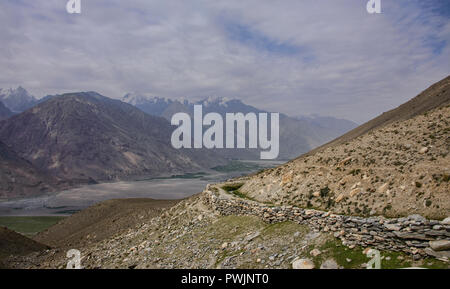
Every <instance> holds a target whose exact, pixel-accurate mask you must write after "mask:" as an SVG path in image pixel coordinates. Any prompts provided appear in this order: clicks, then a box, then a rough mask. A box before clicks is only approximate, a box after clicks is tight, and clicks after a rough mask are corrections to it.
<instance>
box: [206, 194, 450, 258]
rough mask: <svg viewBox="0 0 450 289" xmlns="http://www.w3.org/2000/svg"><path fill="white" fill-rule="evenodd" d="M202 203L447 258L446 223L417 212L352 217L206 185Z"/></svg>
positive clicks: (449, 225)
mask: <svg viewBox="0 0 450 289" xmlns="http://www.w3.org/2000/svg"><path fill="white" fill-rule="evenodd" d="M202 198H203V202H204V203H205V204H206V205H208V206H209V207H210V208H211V209H213V210H215V211H217V212H218V213H220V214H221V215H224V216H227V215H254V216H258V217H260V218H262V219H263V221H265V222H268V223H277V222H284V221H293V222H296V223H299V224H305V225H308V226H310V227H311V228H312V229H313V230H315V231H321V232H330V233H333V234H334V236H335V237H336V238H339V239H340V240H341V241H342V242H343V244H344V245H346V246H348V247H350V248H353V247H355V246H356V245H360V246H362V247H371V248H376V249H378V250H390V251H403V252H405V253H408V254H412V255H413V256H414V258H415V259H420V258H423V257H426V256H427V255H430V256H433V257H437V258H440V259H444V260H448V258H449V257H450V251H448V250H450V222H449V218H447V219H445V220H444V221H435V220H427V219H425V218H424V217H422V216H419V215H411V216H408V217H406V218H396V219H387V218H384V217H378V216H377V217H370V218H363V217H355V216H344V215H336V214H332V213H330V212H323V211H317V210H312V209H302V208H297V207H292V206H280V207H274V206H269V205H265V204H261V203H258V202H254V201H250V200H246V199H243V198H238V197H235V196H232V195H230V194H228V193H225V192H224V191H222V190H221V189H218V188H213V187H212V186H208V187H207V189H206V190H205V191H204V192H203V194H202Z"/></svg>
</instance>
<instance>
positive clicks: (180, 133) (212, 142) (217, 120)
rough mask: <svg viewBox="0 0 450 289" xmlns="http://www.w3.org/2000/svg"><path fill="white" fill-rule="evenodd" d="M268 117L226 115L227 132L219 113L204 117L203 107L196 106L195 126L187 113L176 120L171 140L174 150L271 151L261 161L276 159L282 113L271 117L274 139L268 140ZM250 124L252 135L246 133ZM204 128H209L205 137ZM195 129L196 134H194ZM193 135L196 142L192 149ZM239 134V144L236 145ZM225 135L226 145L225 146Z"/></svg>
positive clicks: (174, 119) (237, 114)
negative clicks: (249, 149) (238, 149)
mask: <svg viewBox="0 0 450 289" xmlns="http://www.w3.org/2000/svg"><path fill="white" fill-rule="evenodd" d="M268 115H269V114H268V113H259V114H258V116H257V115H256V113H253V112H250V113H247V114H245V115H244V114H243V113H240V112H239V113H226V114H225V130H224V120H223V117H222V115H220V114H219V113H215V112H211V113H208V114H206V115H205V116H204V117H203V107H202V105H194V122H193V123H192V121H191V117H190V115H189V114H187V113H184V112H179V113H176V114H174V115H173V116H172V120H171V123H172V125H177V126H178V128H176V129H175V130H174V131H173V133H172V137H171V142H172V146H173V147H174V148H176V149H180V148H203V147H204V148H207V149H212V148H227V149H232V148H247V146H246V139H247V136H248V148H251V149H256V148H258V144H259V148H260V149H263V150H267V151H262V152H261V153H260V158H261V159H266V160H269V159H276V158H277V157H278V153H279V151H280V148H279V147H280V145H279V133H280V127H279V119H280V116H279V114H278V113H270V138H269V137H268V130H269V128H268V123H267V122H268V120H267V118H268ZM247 124H248V128H249V129H248V132H247V130H246V127H247ZM203 126H209V127H208V129H207V130H206V131H205V132H204V133H203ZM192 128H193V130H192ZM192 131H193V132H194V138H193V142H194V144H193V145H192ZM235 132H236V140H237V141H236V143H235ZM224 135H225V143H224V139H223V138H224Z"/></svg>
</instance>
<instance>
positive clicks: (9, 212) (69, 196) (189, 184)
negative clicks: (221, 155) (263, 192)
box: [0, 161, 282, 216]
mask: <svg viewBox="0 0 450 289" xmlns="http://www.w3.org/2000/svg"><path fill="white" fill-rule="evenodd" d="M242 163H243V164H245V165H246V167H245V170H239V171H231V172H228V171H227V172H225V171H222V172H212V173H205V174H202V175H189V174H187V175H183V176H173V177H170V178H153V179H148V180H143V181H129V182H128V181H122V182H115V183H102V184H96V185H85V186H81V187H78V188H74V189H70V190H66V191H61V192H58V193H53V194H50V195H45V196H40V197H34V198H26V199H17V200H10V201H3V202H0V216H45V215H70V214H72V213H74V212H77V211H79V210H82V209H84V208H86V207H89V206H91V205H93V204H95V203H98V202H101V201H105V200H109V199H123V198H153V199H182V198H185V197H189V196H191V195H193V194H196V193H199V192H201V191H203V189H204V188H205V186H206V185H207V184H209V183H215V182H220V181H224V180H226V179H229V178H232V177H236V176H240V175H246V174H249V173H251V172H254V171H257V170H259V169H261V168H267V167H274V166H276V165H279V164H281V163H282V162H279V161H245V162H242Z"/></svg>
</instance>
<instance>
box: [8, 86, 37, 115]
mask: <svg viewBox="0 0 450 289" xmlns="http://www.w3.org/2000/svg"><path fill="white" fill-rule="evenodd" d="M0 102H2V103H3V104H4V105H5V106H6V107H8V108H9V109H10V110H11V111H13V112H15V113H19V112H22V111H25V110H27V109H29V108H30V107H33V106H34V105H36V103H37V102H38V100H37V99H36V98H35V97H34V96H32V95H31V94H29V93H28V91H27V90H26V89H24V88H23V87H21V86H19V87H17V88H15V89H14V88H9V89H1V88H0Z"/></svg>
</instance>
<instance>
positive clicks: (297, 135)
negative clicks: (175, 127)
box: [122, 93, 356, 159]
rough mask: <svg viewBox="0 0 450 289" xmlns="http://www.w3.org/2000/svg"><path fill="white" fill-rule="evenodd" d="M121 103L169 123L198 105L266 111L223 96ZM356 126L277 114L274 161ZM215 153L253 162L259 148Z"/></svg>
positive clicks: (134, 98)
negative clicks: (278, 116) (176, 115)
mask: <svg viewBox="0 0 450 289" xmlns="http://www.w3.org/2000/svg"><path fill="white" fill-rule="evenodd" d="M122 100H123V101H124V102H127V103H130V104H132V105H134V106H136V107H137V108H139V109H141V110H142V111H144V112H146V113H148V114H151V115H155V116H161V117H164V118H166V119H167V120H169V121H170V119H171V117H172V115H173V114H175V113H177V112H186V113H189V114H190V115H193V110H194V105H196V104H201V105H202V106H203V113H204V114H206V113H209V112H217V113H219V114H221V115H222V116H225V114H226V113H237V112H242V113H244V114H246V113H249V112H254V113H261V112H266V111H264V110H261V109H258V108H256V107H253V106H250V105H247V104H245V103H243V102H242V101H240V100H238V99H227V98H224V97H207V98H204V99H202V100H200V101H196V102H189V101H187V100H173V99H167V98H160V97H148V96H145V95H140V94H135V93H129V94H126V95H125V96H124V97H123V98H122ZM354 127H356V124H354V123H352V122H350V121H345V120H337V119H334V118H325V117H322V118H300V119H296V118H292V117H289V116H287V115H284V114H280V154H279V157H278V159H291V158H294V157H297V156H299V155H301V154H303V153H305V152H307V151H309V150H311V149H313V148H315V147H317V146H319V145H321V144H324V143H325V142H327V141H330V140H332V139H333V138H336V137H337V136H339V135H341V134H343V133H345V132H347V131H348V130H350V129H352V128H354ZM215 151H216V153H218V154H220V155H222V156H224V157H227V158H240V159H257V158H259V151H260V150H259V149H240V150H237V149H234V150H226V149H222V150H215Z"/></svg>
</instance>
